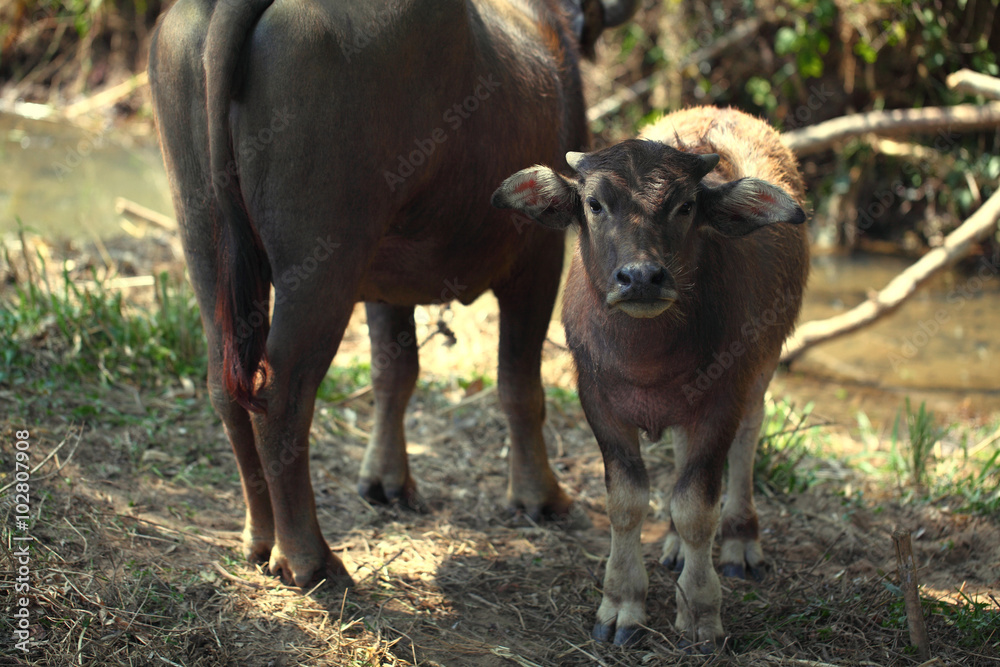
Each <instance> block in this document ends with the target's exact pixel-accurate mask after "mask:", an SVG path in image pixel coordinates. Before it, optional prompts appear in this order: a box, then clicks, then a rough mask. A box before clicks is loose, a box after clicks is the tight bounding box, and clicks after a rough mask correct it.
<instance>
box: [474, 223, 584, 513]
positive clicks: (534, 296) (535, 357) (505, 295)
mask: <svg viewBox="0 0 1000 667" xmlns="http://www.w3.org/2000/svg"><path fill="white" fill-rule="evenodd" d="M547 241H548V243H547V245H546V246H545V248H544V249H545V250H546V251H551V252H546V253H542V252H538V253H535V255H536V258H535V259H536V261H534V262H531V264H534V266H533V267H532V268H531V269H527V268H526V269H524V270H523V271H521V272H520V275H519V276H518V277H517V279H516V280H515V281H514V282H512V283H505V284H504V285H502V286H498V287H494V289H493V292H494V294H496V297H497V301H498V302H499V304H500V352H499V366H500V367H499V369H498V373H497V385H498V389H499V393H500V404H501V406H502V407H503V411H504V412H505V413H506V415H507V421H508V423H509V425H510V443H511V447H510V469H509V473H510V474H509V480H508V486H507V502H508V503H509V505H510V507H511V509H513V510H521V511H524V512H525V513H526V514H527V515H528V516H529V517H531V518H532V519H539V518H541V517H543V516H564V515H566V514H567V513H568V512H569V508H570V505H571V504H572V501H571V500H570V499H569V497H568V496H567V495H566V494H565V493H563V490H562V489H561V488H559V482H557V481H556V477H555V474H554V473H553V472H552V469H551V468H550V467H549V457H548V454H547V452H546V451H545V437H544V436H543V434H542V426H543V424H544V422H545V392H544V391H543V389H542V344H543V343H544V342H545V335H546V333H547V332H548V328H549V320H550V319H551V317H552V307H553V305H554V304H555V298H556V292H557V291H558V289H559V274H560V271H561V267H562V252H563V251H562V248H563V245H562V243H563V242H562V237H561V235H559V236H555V237H553V238H550V239H547ZM549 246H551V247H549ZM542 254H545V255H546V256H545V257H537V255H542Z"/></svg>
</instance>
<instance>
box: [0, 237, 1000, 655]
mask: <svg viewBox="0 0 1000 667" xmlns="http://www.w3.org/2000/svg"><path fill="white" fill-rule="evenodd" d="M130 244H134V241H131V242H130V241H123V242H122V243H121V244H115V243H110V244H108V247H110V248H111V253H112V255H114V256H116V257H117V256H119V254H120V253H123V252H127V251H128V250H129V247H130ZM154 245H155V247H158V248H160V249H161V250H160V251H159V252H158V253H157V254H155V255H154V257H153V259H154V260H155V262H159V264H158V268H164V267H171V266H172V267H173V270H175V271H179V270H180V266H179V265H178V264H176V263H175V262H174V263H172V262H171V255H172V252H173V251H171V250H170V249H169V248H170V244H169V243H165V244H154ZM135 261H136V262H137V265H136V266H133V267H132V269H130V271H132V272H139V273H142V272H144V271H145V270H147V268H148V267H145V266H143V265H142V262H143V260H142V259H138V258H137V259H135ZM152 263H153V262H151V263H150V265H152ZM141 289H142V288H139V289H138V292H141ZM137 296H141V295H139V294H138V293H137ZM496 312H497V311H496V307H495V303H493V302H491V299H490V298H489V297H488V296H487V297H484V298H483V299H481V300H480V301H478V302H476V303H475V304H473V305H472V306H470V307H467V308H462V307H460V306H456V308H455V309H453V310H441V309H439V308H438V307H429V308H422V309H420V310H419V311H418V318H417V319H418V336H419V339H420V340H421V341H423V346H422V349H421V362H422V367H423V370H422V375H421V382H420V384H419V386H418V390H417V392H416V394H415V396H414V398H413V400H412V401H411V404H410V407H409V415H408V418H407V428H408V439H409V453H410V457H411V464H412V468H413V473H414V475H415V477H416V479H417V480H418V484H419V487H420V490H421V492H422V494H423V497H424V498H425V500H426V501H427V503H428V505H429V506H430V509H431V512H430V513H428V514H413V513H410V512H406V511H403V510H400V509H399V508H394V507H389V508H386V507H376V506H372V505H369V504H368V503H366V502H364V501H363V500H361V498H359V497H358V496H357V495H356V493H355V491H354V487H355V479H356V476H357V474H358V469H359V466H360V462H361V458H362V455H363V452H364V446H365V443H366V440H367V435H368V433H370V431H371V428H372V423H371V417H372V398H371V394H370V392H367V391H366V390H365V386H364V384H363V382H364V381H363V380H362V381H361V386H358V385H354V384H350V382H347V384H342V385H338V386H339V387H340V389H342V393H344V394H347V396H346V397H343V398H337V399H334V400H326V401H321V402H320V403H319V404H318V405H317V412H316V417H315V419H314V425H313V430H312V447H311V451H310V456H311V466H312V474H313V483H314V487H315V491H316V500H317V508H318V513H319V518H320V522H321V525H322V529H323V532H324V535H325V536H326V537H327V539H328V541H329V543H330V546H331V548H332V549H333V550H334V552H335V553H337V554H338V555H339V556H340V557H341V558H342V559H343V560H344V562H345V564H346V566H347V568H348V570H349V571H350V572H351V574H352V576H353V577H354V580H355V582H356V586H355V587H354V588H353V589H350V590H349V591H346V592H345V591H343V590H333V589H331V588H330V587H328V586H326V585H325V584H324V585H322V586H320V587H319V588H317V589H315V590H313V591H299V590H293V589H288V588H286V587H283V586H281V585H279V584H277V583H276V581H275V580H273V579H272V578H270V577H268V576H266V575H265V574H263V573H260V572H258V571H255V570H254V569H253V568H251V567H250V566H248V565H247V564H246V563H245V562H243V561H242V560H241V558H240V556H239V548H238V535H239V530H240V529H241V527H242V523H241V521H242V513H243V503H242V498H241V496H240V491H239V485H238V478H237V476H236V472H235V463H234V461H233V458H232V455H231V452H230V450H229V447H228V444H227V442H226V439H225V436H224V433H223V430H222V428H221V425H220V424H219V422H218V420H217V419H216V418H215V416H214V415H213V414H212V412H211V410H210V408H209V407H208V405H207V399H206V396H205V392H204V390H203V389H202V388H201V387H191V386H190V385H189V384H187V383H185V384H181V383H179V382H178V383H172V384H169V385H168V386H164V387H157V388H154V387H132V386H125V385H118V386H113V387H111V388H110V389H103V390H101V392H100V396H101V401H102V404H101V407H100V409H99V410H96V411H94V412H95V413H96V414H92V415H91V416H90V417H84V418H80V417H78V416H73V415H80V414H87V413H86V411H82V412H81V410H80V408H81V406H82V405H83V404H84V403H85V402H86V401H87V400H90V399H88V398H86V396H87V394H88V391H89V388H87V387H81V388H79V391H69V390H67V389H66V388H59V387H58V383H56V385H55V388H54V389H53V393H52V395H51V396H49V397H47V398H46V397H42V398H43V399H44V400H35V401H32V402H29V403H18V402H16V401H15V398H16V397H15V396H14V393H15V391H16V390H15V389H8V388H3V389H0V401H4V402H5V403H6V404H8V405H11V406H21V407H15V409H14V410H13V411H12V412H10V413H8V416H7V417H6V418H4V419H3V423H2V424H0V426H2V428H0V435H2V437H3V448H4V458H5V460H6V459H8V458H9V454H10V451H11V450H10V444H9V443H12V442H13V440H14V438H13V433H14V431H15V430H17V429H20V428H24V427H28V428H30V429H31V431H32V434H33V435H32V438H33V444H32V447H33V456H34V457H36V458H35V459H34V460H36V461H39V460H41V458H42V457H43V456H45V455H47V454H49V453H50V452H52V451H53V450H55V449H57V448H58V451H56V452H55V454H54V455H53V456H52V457H51V459H50V460H49V461H48V462H47V463H46V464H45V465H43V466H42V467H41V468H40V469H39V470H38V471H37V472H36V473H35V475H34V478H33V479H34V481H33V502H34V503H35V505H34V507H37V508H38V509H37V512H38V516H39V520H38V521H37V523H36V524H35V526H34V528H33V535H34V537H35V539H36V540H37V549H36V551H35V552H34V556H33V558H35V559H36V561H35V563H34V566H35V568H36V569H34V570H33V574H32V576H33V577H34V585H35V590H36V591H37V596H36V598H35V602H34V606H33V607H32V617H33V618H34V619H35V622H33V623H32V625H31V633H32V641H33V648H32V650H31V652H29V653H28V654H22V653H21V652H19V651H16V650H14V649H13V647H12V643H11V640H10V639H9V638H10V636H11V631H10V628H8V627H6V623H7V622H8V618H9V616H5V618H4V624H3V626H4V629H3V635H2V638H0V642H2V643H0V664H29V665H69V664H80V665H98V664H100V665H105V664H108V665H110V664H121V665H125V664H129V665H147V664H148V665H155V664H173V665H234V666H235V665H241V666H242V665H248V666H257V665H260V666H265V665H355V664H356V665H369V664H372V665H374V664H398V665H411V664H413V665H427V666H431V665H448V666H453V665H459V666H460V665H474V666H487V665H497V666H500V665H515V664H516V665H522V666H533V665H591V664H601V665H639V664H641V665H660V664H688V663H690V664H696V663H697V664H702V663H704V662H706V661H707V662H711V663H716V664H739V665H751V664H753V665H757V664H775V665H813V666H816V665H822V664H833V665H908V664H919V661H918V660H917V659H916V658H915V655H914V653H913V651H912V649H910V648H908V645H909V640H908V635H907V630H906V625H905V621H904V620H903V619H904V616H903V612H902V604H901V601H900V598H899V596H898V589H897V588H896V584H897V574H896V565H895V556H894V551H893V545H892V541H891V538H890V534H891V532H892V530H893V529H894V528H895V527H896V526H902V527H904V528H906V529H908V530H910V531H911V532H912V534H913V538H914V541H913V547H914V552H915V556H916V559H917V564H918V566H919V568H920V570H919V577H920V581H921V583H922V584H923V589H922V590H923V594H924V596H925V597H927V598H936V599H941V600H944V601H946V602H949V601H950V602H954V601H956V600H960V599H962V596H963V595H964V596H967V597H966V598H965V599H968V600H976V601H979V602H981V603H984V605H985V608H986V611H984V612H983V613H982V614H981V615H980V617H979V619H978V620H977V621H975V622H976V623H979V624H986V629H985V630H984V631H983V635H982V636H986V637H988V639H987V640H986V641H981V639H976V640H974V641H971V640H970V637H971V636H972V635H970V634H969V633H968V632H967V630H966V629H965V626H962V625H961V624H959V623H957V622H956V621H955V618H954V617H948V618H947V619H946V617H945V616H943V615H941V614H940V613H930V610H928V630H929V634H930V638H931V652H932V655H934V656H938V657H939V658H940V660H941V662H940V663H934V664H962V665H994V664H998V662H1000V620H998V619H1000V616H998V613H997V608H998V607H1000V605H998V598H1000V525H998V523H997V521H996V517H992V518H983V517H976V516H972V515H968V514H961V513H956V512H953V511H948V510H947V509H943V508H944V507H946V505H944V504H942V503H936V504H927V503H922V502H921V503H916V502H906V501H905V500H904V499H905V497H906V496H905V493H903V492H901V491H900V490H897V489H892V488H885V486H884V485H882V484H875V483H873V482H871V481H870V480H866V479H865V478H864V477H863V476H862V475H861V474H860V473H858V472H856V471H854V470H851V469H849V468H847V467H846V466H844V465H842V464H840V463H838V460H837V458H836V457H837V455H838V453H839V454H843V453H845V452H850V451H852V450H853V451H857V450H858V449H863V448H864V446H865V445H864V444H863V443H861V442H860V441H859V440H858V439H857V438H856V437H855V436H852V435H851V434H850V433H849V432H847V431H846V430H844V429H843V428H840V427H838V426H828V427H825V428H824V429H823V432H824V434H825V436H824V437H825V438H826V440H825V443H826V444H825V449H826V452H827V455H828V456H829V457H831V458H824V459H816V460H812V459H809V460H807V461H803V462H802V465H803V466H810V467H811V468H812V469H813V470H814V474H815V475H816V476H817V478H818V479H820V483H819V484H817V485H816V486H814V487H813V488H812V489H810V490H809V491H808V492H804V493H799V494H794V495H786V494H774V493H766V494H758V503H759V510H760V515H761V525H762V527H763V530H764V536H763V545H764V550H765V553H766V555H767V557H768V559H769V561H770V563H771V571H770V574H769V576H768V577H767V579H766V580H765V581H764V582H762V583H750V582H744V581H734V580H725V581H724V582H723V586H724V602H723V623H724V626H725V628H726V630H727V632H728V633H729V637H728V639H727V642H726V645H725V647H724V649H723V650H722V651H721V652H719V653H718V654H717V655H715V656H713V657H709V658H700V657H699V658H695V657H691V656H687V655H685V654H684V653H683V651H680V650H679V649H678V648H677V647H676V641H677V639H678V637H677V635H676V633H675V632H674V630H673V627H672V623H673V619H674V614H675V611H676V610H675V602H674V595H675V589H674V581H675V580H676V575H675V574H674V573H672V572H670V571H667V570H666V569H665V568H663V567H661V566H659V565H658V564H657V558H658V556H659V553H660V548H661V543H662V539H663V537H664V536H665V533H666V530H667V527H668V526H667V523H666V521H665V508H666V506H667V503H668V497H669V488H670V487H669V485H670V480H671V474H672V461H671V459H672V452H671V448H670V446H669V441H668V440H665V441H663V442H659V443H646V444H645V445H644V457H645V460H646V463H647V465H648V467H649V469H650V472H651V478H652V482H653V493H652V497H651V503H650V511H649V515H648V517H647V522H646V525H645V529H644V538H643V544H644V553H645V560H646V563H647V567H648V570H649V572H650V588H649V597H648V602H647V606H648V611H649V628H650V635H649V637H648V639H647V640H646V641H645V642H644V643H643V644H641V645H640V646H639V647H637V648H631V649H621V648H615V647H611V646H608V645H602V644H598V643H595V642H594V641H592V640H591V639H590V638H589V631H590V627H591V625H592V623H593V620H594V613H595V611H596V607H597V604H598V602H599V600H600V590H601V582H602V578H603V573H604V565H605V559H606V556H607V553H608V549H609V546H610V542H609V541H610V537H609V528H608V520H607V518H606V513H605V507H604V503H605V499H604V488H603V465H602V462H601V458H600V454H599V451H598V448H597V445H596V442H595V441H594V439H593V436H592V434H591V432H590V430H589V427H588V426H587V424H586V420H585V419H584V417H583V414H582V412H581V410H580V407H579V405H578V404H577V403H576V402H575V399H573V398H572V396H570V395H567V394H566V393H565V392H559V391H555V392H553V393H551V396H550V400H549V401H548V421H547V427H546V437H547V440H548V446H549V452H550V456H551V458H552V462H553V466H554V468H555V471H556V474H557V476H558V477H559V481H560V483H561V484H562V485H563V487H564V488H565V489H566V490H567V491H568V492H569V493H570V494H571V495H572V496H573V498H574V499H575V505H574V510H573V513H572V515H571V517H570V518H569V519H568V520H566V521H563V522H558V523H546V524H542V525H535V524H533V523H532V522H531V521H530V520H528V519H527V518H525V517H523V516H511V515H510V514H509V513H508V511H507V510H506V508H505V507H504V491H505V485H506V465H507V464H506V453H507V450H506V446H505V442H506V436H507V426H506V422H505V420H504V417H503V414H502V412H501V411H500V409H499V406H498V402H497V398H496V393H495V390H494V389H495V388H494V387H493V385H492V381H491V380H490V378H493V377H495V371H494V368H495V359H496V352H495V349H496V336H497V314H496ZM439 320H444V321H446V323H447V324H448V326H449V328H450V329H451V330H452V331H453V332H454V334H455V343H454V344H449V343H450V341H448V340H447V337H446V336H443V335H440V334H435V331H437V322H438V321H439ZM549 338H550V339H549V341H548V342H547V343H546V347H545V364H544V377H545V382H546V386H548V387H554V388H559V389H565V390H572V389H573V372H572V364H571V360H570V357H569V354H568V352H566V350H565V349H564V348H563V346H562V342H563V339H562V333H561V327H560V326H559V325H558V324H553V326H552V327H551V329H550V337H549ZM368 354H369V349H368V343H367V330H366V325H365V323H364V311H363V308H362V307H360V306H359V308H358V310H357V312H356V313H355V317H354V319H353V321H352V323H351V326H350V329H349V331H348V332H347V335H346V336H345V340H344V343H343V345H342V348H341V352H340V354H339V356H338V359H337V361H336V362H335V364H337V365H339V366H340V367H346V368H352V367H357V365H358V364H357V363H356V362H357V360H366V359H367V357H368ZM484 376H485V383H484V382H483V379H484ZM823 383H824V381H822V380H817V379H816V378H809V377H808V376H806V375H804V374H801V373H798V374H785V375H783V376H780V377H779V378H778V379H777V381H776V385H778V386H780V387H781V391H782V392H783V393H782V394H781V395H788V396H789V397H790V398H791V399H792V400H793V401H795V402H797V403H798V404H799V405H801V404H802V402H801V401H800V399H797V398H796V388H797V387H798V386H799V385H802V387H803V389H802V391H803V393H808V392H809V391H811V390H814V389H815V386H816V385H819V384H823ZM826 383H827V384H829V382H828V381H826ZM810 387H811V388H812V389H810ZM828 389H829V387H828ZM36 398H38V397H36ZM886 400H887V401H888V400H892V401H895V400H896V398H895V396H890V397H888V398H886ZM869 401H870V399H869ZM53 406H59V408H58V409H53ZM823 409H824V406H823V405H822V404H821V405H820V406H819V407H818V408H817V415H816V416H815V417H814V418H813V419H814V420H817V421H822V420H825V419H826V417H825V416H824V415H823ZM985 418H986V416H985V415H983V416H981V419H985ZM60 445H61V446H60ZM0 481H2V482H3V484H0V486H3V485H6V483H7V481H9V480H7V479H6V478H4V479H3V480H0ZM2 507H3V512H4V514H5V524H4V525H5V526H6V525H9V524H10V521H11V516H10V514H11V512H12V511H13V509H12V508H13V504H12V501H11V500H10V497H9V496H7V495H5V497H4V498H3V506H2ZM10 549H11V547H10V543H8V546H7V547H6V548H4V549H2V550H0V569H2V571H3V573H4V574H3V579H2V582H0V585H2V586H3V589H4V590H5V592H7V591H10V589H11V587H12V586H13V572H14V571H15V570H16V568H15V565H14V562H13V557H12V555H11V550H10ZM5 597H8V596H6V595H5ZM8 599H12V597H8ZM976 636H977V637H981V635H976Z"/></svg>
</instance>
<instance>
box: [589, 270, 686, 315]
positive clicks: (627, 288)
mask: <svg viewBox="0 0 1000 667" xmlns="http://www.w3.org/2000/svg"><path fill="white" fill-rule="evenodd" d="M676 298H677V286H676V284H675V283H674V279H673V277H672V276H671V275H670V272H669V271H667V268H666V267H665V266H663V265H662V264H658V263H656V262H630V263H628V264H623V265H622V266H620V267H618V269H616V270H615V272H614V278H613V280H612V284H611V289H609V290H608V296H607V297H606V303H607V304H608V306H610V307H612V308H618V309H620V310H621V311H623V312H624V313H626V314H627V315H630V316H632V317H643V318H649V317H656V316H657V315H660V314H661V313H663V312H664V311H666V310H667V309H668V308H670V306H671V305H673V303H674V300H675V299H676Z"/></svg>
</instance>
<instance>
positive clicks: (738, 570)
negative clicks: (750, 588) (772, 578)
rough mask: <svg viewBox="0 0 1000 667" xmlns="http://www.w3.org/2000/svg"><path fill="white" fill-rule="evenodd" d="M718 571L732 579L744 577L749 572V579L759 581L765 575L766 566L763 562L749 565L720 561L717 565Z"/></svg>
mask: <svg viewBox="0 0 1000 667" xmlns="http://www.w3.org/2000/svg"><path fill="white" fill-rule="evenodd" d="M719 572H721V573H722V576H724V577H730V578H733V579H746V578H747V575H748V574H749V575H750V578H751V579H753V580H754V581H756V582H761V581H764V577H766V576H767V567H766V566H765V565H764V564H763V563H762V564H760V565H749V566H744V565H743V563H722V564H720V565H719Z"/></svg>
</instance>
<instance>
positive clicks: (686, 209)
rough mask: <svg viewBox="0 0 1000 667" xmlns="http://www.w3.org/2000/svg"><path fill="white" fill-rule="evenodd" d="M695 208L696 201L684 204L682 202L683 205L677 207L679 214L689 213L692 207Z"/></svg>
mask: <svg viewBox="0 0 1000 667" xmlns="http://www.w3.org/2000/svg"><path fill="white" fill-rule="evenodd" d="M693 208H694V202H693V201H686V202H684V203H683V204H681V207H680V208H679V209H677V215H689V214H690V213H691V209H693Z"/></svg>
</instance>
